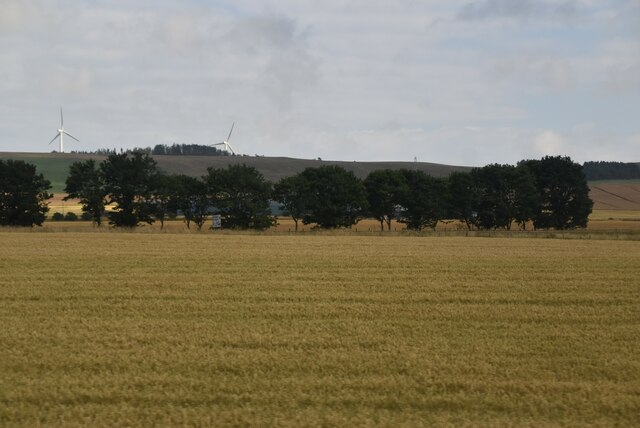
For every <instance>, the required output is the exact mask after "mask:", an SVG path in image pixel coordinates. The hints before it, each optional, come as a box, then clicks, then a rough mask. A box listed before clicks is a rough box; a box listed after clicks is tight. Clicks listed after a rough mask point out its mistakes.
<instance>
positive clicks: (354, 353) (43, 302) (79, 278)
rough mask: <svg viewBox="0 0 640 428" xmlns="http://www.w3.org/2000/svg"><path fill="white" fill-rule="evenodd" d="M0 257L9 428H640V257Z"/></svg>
mask: <svg viewBox="0 0 640 428" xmlns="http://www.w3.org/2000/svg"><path fill="white" fill-rule="evenodd" d="M0 243H1V244H2V245H0V272H2V275H1V276H0V300H1V302H2V303H1V304H0V322H1V323H2V329H1V330H0V344H1V346H0V379H1V382H2V383H1V388H0V425H2V426H68V425H73V426H78V425H83V426H141V425H142V426H150V425H160V426H167V425H180V426H184V425H188V426H194V425H195V426H202V425H208V426H210V425H217V426H220V425H234V426H235V425H243V426H244V425H259V426H318V425H323V426H336V425H337V426H354V425H360V426H361V425H382V426H402V425H405V426H416V425H424V426H431V425H468V424H473V425H484V426H487V425H492V426H517V425H522V426H545V425H554V426H555V425H571V426H585V425H600V426H611V425H618V426H638V425H640V357H639V356H638V355H639V353H638V337H640V311H639V310H638V301H639V299H640V287H639V286H638V285H639V283H638V278H640V242H632V241H587V240H581V241H575V240H572V241H568V240H550V239H544V240H543V239H535V240H530V239H501V238H492V239H484V238H474V239H468V238H419V237H397V236H395V237H377V236H322V235H305V236H297V235H280V236H278V235H224V234H223V235H211V234H184V233H135V232H134V233H130V232H111V233H74V232H65V233H55V232H48V233H42V232H40V233H38V232H32V231H27V232H24V231H0Z"/></svg>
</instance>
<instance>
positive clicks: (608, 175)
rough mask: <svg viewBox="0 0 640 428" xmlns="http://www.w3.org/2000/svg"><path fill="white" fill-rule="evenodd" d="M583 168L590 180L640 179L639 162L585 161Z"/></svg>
mask: <svg viewBox="0 0 640 428" xmlns="http://www.w3.org/2000/svg"><path fill="white" fill-rule="evenodd" d="M582 170H583V171H584V175H585V178H586V179H587V180H588V181H595V180H629V179H634V180H637V179H640V164H637V163H625V162H604V161H599V162H585V163H584V165H582Z"/></svg>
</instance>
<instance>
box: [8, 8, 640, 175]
mask: <svg viewBox="0 0 640 428" xmlns="http://www.w3.org/2000/svg"><path fill="white" fill-rule="evenodd" d="M0 100H1V102H0V151H29V152H44V151H50V150H53V149H55V148H56V143H54V144H52V145H50V146H48V145H47V144H48V143H49V141H50V140H51V139H52V138H53V137H54V135H55V133H56V129H57V128H58V127H59V122H60V117H59V109H60V106H62V108H63V109H64V119H65V128H66V129H67V130H68V131H69V132H70V133H71V134H72V135H74V136H76V137H77V138H79V139H80V141H81V142H80V143H76V142H73V141H71V140H68V139H67V140H65V148H66V149H67V151H68V150H93V149H97V148H120V147H124V148H131V147H136V146H137V147H146V146H153V145H155V144H172V143H190V144H212V143H217V142H220V141H222V140H223V139H224V138H225V137H226V135H227V133H228V132H229V128H230V127H231V124H232V123H233V122H234V121H235V122H236V127H235V130H234V133H233V136H232V137H231V141H230V142H231V143H232V145H233V146H234V148H235V149H236V151H238V152H241V153H245V154H249V155H254V154H260V155H265V156H290V157H299V158H316V157H321V158H323V159H336V160H349V161H351V160H361V161H365V160H366V161H375V160H379V161H381V160H405V161H412V160H413V159H414V157H417V159H418V160H419V161H424V162H438V163H446V164H456V165H484V164H487V163H494V162H499V163H515V162H517V161H518V160H520V159H525V158H539V157H541V156H543V155H546V154H563V155H569V156H571V157H572V158H573V159H574V160H576V161H579V162H583V161H586V160H621V161H640V0H476V1H470V0H447V1H444V0H415V1H412V0H393V1H391V0H384V1H381V0H349V1H347V0H323V1H321V2H320V1H315V0H309V1H306V0H277V1H276V0H260V1H257V0H256V1H249V0H233V1H205V0H188V1H185V0H183V1H169V0H140V1H135V0H92V1H89V0H85V1H80V0H60V1H53V0H42V1H37V0H0Z"/></svg>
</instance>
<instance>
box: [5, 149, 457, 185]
mask: <svg viewBox="0 0 640 428" xmlns="http://www.w3.org/2000/svg"><path fill="white" fill-rule="evenodd" d="M90 158H93V159H96V160H97V161H102V160H103V159H105V156H100V155H85V154H75V153H8V152H5V153H0V159H15V160H24V161H26V162H29V163H32V164H34V165H36V167H37V169H38V172H41V173H42V174H43V175H44V176H45V178H47V179H48V180H50V181H51V184H52V186H53V192H56V193H60V192H63V190H64V182H65V179H66V177H67V173H68V172H69V166H70V165H71V164H72V163H73V162H75V161H78V160H83V159H90ZM153 158H154V159H155V160H156V161H157V162H158V166H159V167H160V169H161V170H162V171H163V172H166V173H168V174H186V175H192V176H201V175H204V174H205V173H206V172H207V167H214V168H224V167H226V166H227V165H230V164H246V165H249V166H253V167H255V168H256V169H257V170H258V171H260V172H261V173H262V174H263V175H264V176H265V177H266V178H267V179H268V180H271V181H277V180H279V179H281V178H282V177H286V176H289V175H293V174H297V173H298V172H301V171H303V170H304V169H305V168H307V167H318V166H321V165H338V166H342V167H344V168H345V169H347V170H349V171H353V172H354V173H355V174H356V175H357V176H358V177H360V178H364V177H366V176H367V175H368V174H369V173H370V172H371V171H375V170H378V169H385V168H390V169H400V168H408V169H417V170H421V171H424V172H426V173H428V174H431V175H433V176H436V177H442V176H447V175H449V173H451V172H452V171H468V170H469V169H470V168H468V167H462V166H451V165H441V164H435V163H426V162H341V161H320V160H313V159H293V158H284V157H278V158H276V157H256V156H154V157H153Z"/></svg>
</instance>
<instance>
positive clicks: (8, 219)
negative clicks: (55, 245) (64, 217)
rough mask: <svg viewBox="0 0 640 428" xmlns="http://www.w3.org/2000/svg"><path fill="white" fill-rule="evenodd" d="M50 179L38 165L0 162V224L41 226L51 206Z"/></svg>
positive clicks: (7, 161) (21, 162) (9, 161)
mask: <svg viewBox="0 0 640 428" xmlns="http://www.w3.org/2000/svg"><path fill="white" fill-rule="evenodd" d="M50 188H51V183H50V182H49V180H45V178H44V176H43V175H42V174H38V173H37V172H36V167H35V165H32V164H29V163H26V162H24V161H19V160H6V161H4V160H0V225H2V226H30V227H32V226H34V225H37V226H41V225H42V222H43V221H44V219H45V216H46V214H47V212H48V211H49V207H48V206H47V202H46V201H47V199H50V198H51V197H52V196H53V195H51V194H50V193H49V192H48V190H49V189H50Z"/></svg>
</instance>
